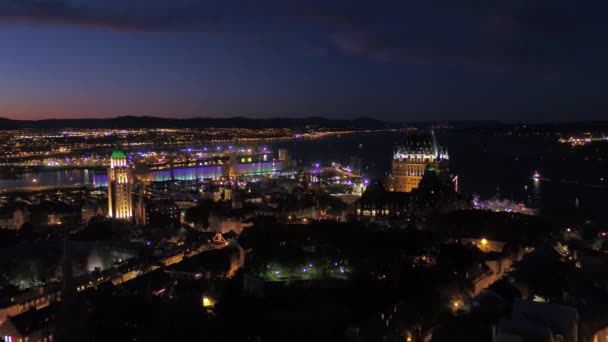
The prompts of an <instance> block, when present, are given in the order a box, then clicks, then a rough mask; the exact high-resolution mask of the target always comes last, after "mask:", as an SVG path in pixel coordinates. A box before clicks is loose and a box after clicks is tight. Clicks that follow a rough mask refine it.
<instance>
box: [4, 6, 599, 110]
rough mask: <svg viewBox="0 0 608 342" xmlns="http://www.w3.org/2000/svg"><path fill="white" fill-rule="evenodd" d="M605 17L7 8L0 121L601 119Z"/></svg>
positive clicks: (575, 10) (553, 10) (493, 10)
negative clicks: (123, 118)
mask: <svg viewBox="0 0 608 342" xmlns="http://www.w3.org/2000/svg"><path fill="white" fill-rule="evenodd" d="M605 7H606V5H605V4H586V7H581V6H572V5H571V4H570V3H566V2H563V1H557V2H555V1H553V2H548V1H536V2H528V1H513V2H509V3H503V2H497V1H491V2H484V3H483V4H480V3H474V2H465V3H458V4H455V3H452V2H447V1H439V2H437V3H434V4H423V3H416V4H406V3H396V2H386V3H382V4H377V3H374V4H371V3H367V2H362V1H355V2H352V1H350V2H344V1H338V2H332V3H330V4H328V3H324V2H320V1H313V2H311V1H307V2H303V1H295V2H289V3H287V4H285V3H281V2H275V1H266V2H261V3H256V4H251V3H248V2H245V1H237V0H235V1H230V2H215V1H212V2H205V3H203V2H198V1H186V0H183V1H160V0H156V1H145V2H144V1H132V2H129V3H124V2H120V1H105V2H100V1H87V2H84V1H67V0H45V1H30V0H28V1H5V2H3V3H2V4H1V5H0V25H2V27H3V30H2V33H0V43H2V45H3V46H4V47H6V48H5V49H4V50H5V51H4V54H3V57H2V58H0V75H2V78H3V80H4V82H2V84H1V85H0V117H7V118H11V119H34V120H38V119H47V118H83V117H85V118H107V117H117V116H123V115H137V116H142V115H146V116H156V117H175V118H189V117H233V116H245V117H256V118H269V117H308V116H323V117H330V118H349V117H359V116H370V117H374V118H379V119H382V120H385V121H422V120H486V119H489V120H501V121H511V122H512V121H555V120H557V121H568V120H571V119H573V118H576V119H586V120H594V119H595V120H597V119H601V118H603V117H604V115H605V114H604V113H605V112H606V111H607V110H608V102H607V101H606V100H605V99H604V98H603V96H602V89H604V88H605V85H604V82H603V81H602V79H603V78H605V77H604V76H606V72H607V70H606V67H605V63H604V62H603V61H604V60H605V57H606V56H607V55H608V49H607V48H606V47H604V45H603V44H601V41H602V37H603V36H604V34H605V33H607V31H608V29H607V28H606V27H605V26H606V25H603V20H602V18H601V13H603V12H604V10H605Z"/></svg>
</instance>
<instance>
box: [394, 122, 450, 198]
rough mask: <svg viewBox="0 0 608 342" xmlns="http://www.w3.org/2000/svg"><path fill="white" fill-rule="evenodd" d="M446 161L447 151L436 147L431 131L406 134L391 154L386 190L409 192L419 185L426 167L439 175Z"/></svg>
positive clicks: (433, 134) (447, 157)
mask: <svg viewBox="0 0 608 342" xmlns="http://www.w3.org/2000/svg"><path fill="white" fill-rule="evenodd" d="M448 159H449V156H448V152H447V150H443V149H442V148H441V147H439V146H438V145H437V140H436V139H435V133H434V132H433V131H431V132H416V133H413V134H408V135H407V136H406V138H405V141H404V143H403V144H401V145H399V146H397V147H396V149H395V151H394V153H393V161H392V167H391V175H390V176H389V178H388V181H387V182H386V190H388V191H395V192H411V191H412V190H414V189H416V188H417V187H418V185H419V184H420V181H421V180H422V176H423V175H424V172H425V170H426V168H427V166H428V167H433V168H435V169H436V170H437V172H438V173H440V172H441V171H443V170H444V169H445V168H446V166H447V165H446V164H447V161H448Z"/></svg>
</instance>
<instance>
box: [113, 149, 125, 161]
mask: <svg viewBox="0 0 608 342" xmlns="http://www.w3.org/2000/svg"><path fill="white" fill-rule="evenodd" d="M112 158H116V159H119V158H125V159H126V158H127V155H126V154H125V153H124V152H123V151H120V150H115V151H114V152H112Z"/></svg>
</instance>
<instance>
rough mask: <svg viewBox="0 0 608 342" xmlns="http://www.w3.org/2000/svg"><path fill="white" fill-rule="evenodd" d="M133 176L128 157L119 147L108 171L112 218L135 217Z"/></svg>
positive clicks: (111, 159)
mask: <svg viewBox="0 0 608 342" xmlns="http://www.w3.org/2000/svg"><path fill="white" fill-rule="evenodd" d="M132 181H133V176H132V174H131V168H130V167H129V165H128V163H127V155H126V154H125V153H124V152H123V151H122V150H121V149H120V148H119V147H118V146H117V147H116V149H115V150H114V152H112V156H111V157H110V168H109V169H108V213H109V215H110V217H113V218H116V219H122V220H130V219H131V217H132V216H133V203H132V202H133V199H132V197H131V183H132Z"/></svg>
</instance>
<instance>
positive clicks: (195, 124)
mask: <svg viewBox="0 0 608 342" xmlns="http://www.w3.org/2000/svg"><path fill="white" fill-rule="evenodd" d="M307 126H310V127H325V128H355V129H361V128H384V127H389V124H387V123H385V122H382V121H380V120H376V119H372V118H356V119H352V120H346V119H327V118H321V117H308V118H293V119H292V118H272V119H251V118H243V117H233V118H191V119H168V118H158V117H149V116H120V117H116V118H109V119H47V120H11V119H7V118H0V129H17V128H57V129H60V128H118V129H122V128H124V129H127V128H211V127H216V128H219V127H221V128H284V127H287V128H302V127H307Z"/></svg>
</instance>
